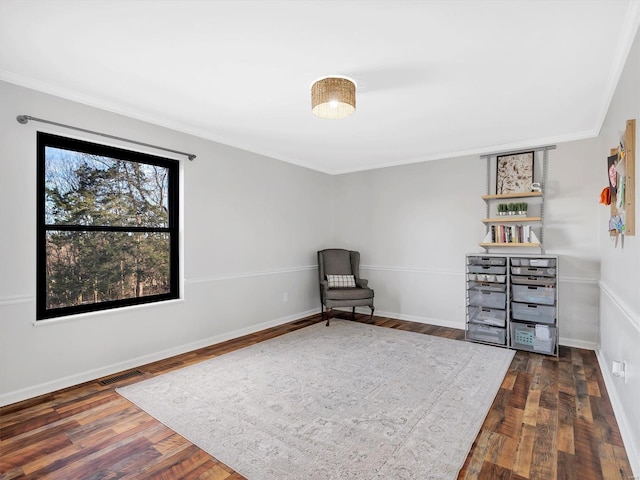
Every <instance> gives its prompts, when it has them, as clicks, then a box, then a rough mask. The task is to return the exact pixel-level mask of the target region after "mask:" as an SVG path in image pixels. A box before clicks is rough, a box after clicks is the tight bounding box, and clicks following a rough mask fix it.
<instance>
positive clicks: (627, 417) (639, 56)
mask: <svg viewBox="0 0 640 480" xmlns="http://www.w3.org/2000/svg"><path fill="white" fill-rule="evenodd" d="M632 118H635V119H636V150H635V158H636V171H635V175H636V179H635V180H636V182H635V185H636V235H635V236H633V237H630V236H628V237H626V238H625V239H624V245H621V244H620V243H619V244H618V247H615V246H614V244H613V243H612V242H611V240H610V239H609V234H608V228H607V227H608V225H609V215H610V212H609V209H608V208H605V207H600V208H599V209H598V238H599V241H600V246H599V255H600V257H601V259H602V272H601V276H600V329H599V339H598V351H597V352H598V359H599V360H600V366H601V369H602V371H603V374H604V378H605V381H606V384H607V390H608V391H609V395H610V397H611V400H612V403H613V406H614V409H615V412H616V417H617V418H618V423H621V424H622V426H623V429H622V434H623V439H624V442H625V446H626V449H627V452H628V454H629V457H630V459H631V464H632V466H633V469H634V472H635V474H636V475H640V408H639V406H640V148H639V147H638V143H640V131H639V128H638V125H640V36H639V35H636V39H635V42H634V43H633V46H632V48H631V51H630V53H629V57H628V60H627V64H626V66H625V68H624V70H623V72H622V76H621V78H620V81H619V82H618V87H617V89H616V93H615V95H614V97H613V100H612V102H611V105H610V106H609V111H608V113H607V117H606V119H605V121H604V124H603V126H602V130H601V132H600V136H599V137H598V158H597V163H598V168H599V171H600V177H599V181H600V183H601V185H602V186H603V187H604V186H606V185H607V177H606V175H605V168H606V167H605V162H606V158H607V156H609V152H610V150H611V148H613V147H616V146H617V144H618V142H619V141H620V139H621V136H622V135H624V131H625V128H626V121H627V120H629V119H632ZM614 360H619V361H625V362H627V379H626V382H625V380H623V379H620V378H616V377H613V375H612V374H611V367H612V362H613V361H614Z"/></svg>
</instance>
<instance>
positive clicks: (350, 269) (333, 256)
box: [318, 248, 360, 281]
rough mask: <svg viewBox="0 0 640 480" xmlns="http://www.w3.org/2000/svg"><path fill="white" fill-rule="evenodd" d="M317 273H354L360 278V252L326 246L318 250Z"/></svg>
mask: <svg viewBox="0 0 640 480" xmlns="http://www.w3.org/2000/svg"><path fill="white" fill-rule="evenodd" d="M318 275H319V276H320V280H321V281H322V280H325V278H326V276H327V275H354V276H355V277H356V278H360V252H356V251H353V250H344V249H342V248H328V249H326V250H320V251H319V252H318Z"/></svg>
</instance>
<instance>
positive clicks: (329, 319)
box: [325, 308, 331, 327]
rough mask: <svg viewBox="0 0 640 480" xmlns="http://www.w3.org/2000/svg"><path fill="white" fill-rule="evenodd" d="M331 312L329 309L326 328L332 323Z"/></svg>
mask: <svg viewBox="0 0 640 480" xmlns="http://www.w3.org/2000/svg"><path fill="white" fill-rule="evenodd" d="M329 312H331V309H330V308H327V323H326V325H325V326H326V327H328V326H329V323H330V322H331V314H330V313H329Z"/></svg>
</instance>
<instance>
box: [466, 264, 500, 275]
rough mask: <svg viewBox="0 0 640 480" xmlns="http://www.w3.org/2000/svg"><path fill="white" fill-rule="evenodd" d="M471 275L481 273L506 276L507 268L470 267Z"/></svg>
mask: <svg viewBox="0 0 640 480" xmlns="http://www.w3.org/2000/svg"><path fill="white" fill-rule="evenodd" d="M468 268H469V273H481V274H485V275H486V274H491V275H505V274H506V273H507V267H495V266H490V265H469V267H468Z"/></svg>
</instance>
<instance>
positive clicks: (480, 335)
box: [467, 323, 507, 345]
mask: <svg viewBox="0 0 640 480" xmlns="http://www.w3.org/2000/svg"><path fill="white" fill-rule="evenodd" d="M506 334H507V331H506V330H505V329H504V328H497V327H490V326H488V325H475V324H473V323H468V324H467V337H468V338H470V339H472V340H479V341H481V342H490V343H496V344H499V345H506V344H507V342H506V338H507V335H506Z"/></svg>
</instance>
